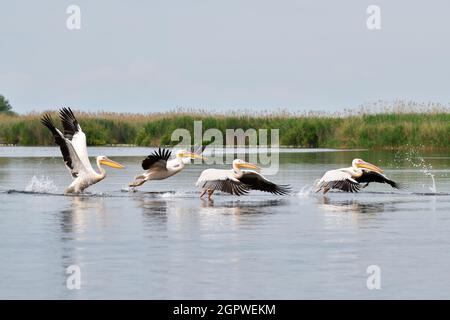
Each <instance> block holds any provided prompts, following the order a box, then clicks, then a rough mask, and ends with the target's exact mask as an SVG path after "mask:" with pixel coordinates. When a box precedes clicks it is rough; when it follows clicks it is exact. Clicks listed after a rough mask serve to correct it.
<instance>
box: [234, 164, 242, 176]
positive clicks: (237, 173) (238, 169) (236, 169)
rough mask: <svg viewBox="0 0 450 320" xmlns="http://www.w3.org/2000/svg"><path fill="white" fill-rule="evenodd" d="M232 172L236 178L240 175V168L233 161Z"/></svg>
mask: <svg viewBox="0 0 450 320" xmlns="http://www.w3.org/2000/svg"><path fill="white" fill-rule="evenodd" d="M233 172H234V175H235V176H236V177H237V178H240V177H242V170H241V169H240V168H239V166H238V165H236V164H234V163H233Z"/></svg>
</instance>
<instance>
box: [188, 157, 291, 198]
mask: <svg viewBox="0 0 450 320" xmlns="http://www.w3.org/2000/svg"><path fill="white" fill-rule="evenodd" d="M242 168H247V169H251V170H255V171H250V170H245V171H243V170H241V169H242ZM259 170H260V168H259V167H258V166H256V165H254V164H251V163H248V162H245V161H243V160H241V159H236V160H234V161H233V169H231V170H223V169H206V170H204V171H203V172H202V173H201V175H200V177H199V178H198V180H197V184H196V186H197V187H200V188H202V193H201V195H200V197H203V195H204V194H205V193H206V192H208V199H209V200H211V196H212V195H213V193H214V191H216V190H219V191H222V192H227V193H230V194H232V195H236V196H241V195H243V194H246V193H248V192H249V191H250V190H260V191H264V192H270V193H273V194H277V195H285V194H288V193H289V192H290V186H288V185H277V184H275V183H273V182H271V181H269V180H267V179H266V178H264V177H263V176H262V175H261V174H260V173H259V172H257V171H259Z"/></svg>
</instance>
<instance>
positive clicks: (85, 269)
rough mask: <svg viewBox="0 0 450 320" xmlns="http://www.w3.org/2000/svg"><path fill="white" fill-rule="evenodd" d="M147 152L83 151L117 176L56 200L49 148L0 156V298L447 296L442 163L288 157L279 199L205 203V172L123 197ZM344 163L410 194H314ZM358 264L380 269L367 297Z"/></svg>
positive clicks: (440, 159)
mask: <svg viewBox="0 0 450 320" xmlns="http://www.w3.org/2000/svg"><path fill="white" fill-rule="evenodd" d="M150 151H151V149H149V148H91V149H90V153H91V155H98V154H105V155H108V156H111V157H112V158H114V159H115V160H117V161H119V162H121V163H123V164H125V165H126V170H114V169H108V177H107V179H106V180H104V181H102V182H101V183H99V184H97V185H95V186H93V187H91V188H90V189H89V194H86V195H82V196H64V195H63V190H64V188H65V187H66V186H67V185H68V184H69V183H70V180H71V178H70V175H69V174H68V171H67V169H66V168H65V167H64V165H63V163H62V160H61V158H60V156H59V151H58V149H57V148H15V147H2V148H0V203H1V204H0V256H1V257H2V262H1V264H0V298H7V299H9V298H44V299H47V298H50V299H82V298H87V299H100V298H125V299H129V298H138V299H239V298H242V299H300V298H307V299H308V298H309V299H313V298H341V299H346V298H373V299H379V298H394V299H395V298H447V299H448V298H450V289H449V288H450V275H449V273H448V270H449V268H450V215H449V213H450V155H448V154H446V153H428V154H418V153H407V154H403V153H397V152H382V153H380V152H369V151H364V150H358V151H348V150H347V151H333V150H298V149H296V150H286V151H282V153H281V155H280V162H281V164H280V170H279V172H278V174H277V175H276V176H271V177H270V179H272V180H273V181H275V182H279V183H283V184H285V183H289V184H291V185H292V186H293V190H294V193H293V194H292V195H291V196H287V197H279V196H271V195H267V194H263V193H257V192H252V193H250V194H249V195H247V196H243V197H234V196H229V195H223V194H217V195H215V199H214V201H213V202H208V201H202V200H200V199H199V198H198V190H197V189H196V188H195V186H194V184H195V181H196V179H197V177H198V176H199V174H200V172H201V170H203V169H205V168H207V166H206V165H191V166H189V167H187V168H186V169H185V170H184V171H183V172H181V173H180V174H178V175H176V176H174V177H172V178H170V179H168V180H165V181H159V182H149V183H147V184H145V185H144V186H143V187H142V188H140V189H139V190H138V191H137V192H134V193H133V192H129V191H127V188H126V185H127V183H128V182H130V181H131V180H132V178H133V176H134V175H136V174H138V173H140V171H141V169H140V162H141V161H142V159H143V157H144V156H145V155H147V154H148V153H149V152H150ZM355 157H359V158H363V159H365V160H367V161H370V162H372V163H374V164H377V165H379V166H381V167H383V168H384V169H385V171H386V174H387V175H388V176H390V177H391V178H392V179H394V180H396V181H398V182H400V183H403V184H406V185H407V186H408V189H407V190H401V191H398V190H393V189H391V188H390V187H389V186H386V185H371V186H370V187H368V188H366V189H364V190H363V192H361V193H359V194H347V193H341V192H330V193H329V194H328V196H326V197H323V196H322V195H318V194H315V193H314V192H312V185H313V183H314V181H315V180H316V179H317V178H320V176H321V175H322V174H323V173H324V171H326V170H329V169H334V168H339V167H346V166H349V164H350V163H351V160H352V159H353V158H355ZM219 167H220V166H219ZM433 179H434V182H433ZM69 265H78V266H79V267H80V268H81V273H82V275H81V279H82V283H81V289H80V290H69V289H67V287H66V279H67V276H68V275H67V274H66V268H67V267H68V266H69ZM369 265H378V266H379V267H380V268H381V285H382V287H381V289H380V290H368V289H367V286H366V279H367V277H368V274H367V273H366V269H367V267H368V266H369Z"/></svg>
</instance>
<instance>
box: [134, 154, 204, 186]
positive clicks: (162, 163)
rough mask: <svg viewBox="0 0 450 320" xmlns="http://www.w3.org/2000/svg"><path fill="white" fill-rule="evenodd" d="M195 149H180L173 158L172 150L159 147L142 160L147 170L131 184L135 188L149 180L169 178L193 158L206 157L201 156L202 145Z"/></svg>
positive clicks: (143, 167) (143, 166)
mask: <svg viewBox="0 0 450 320" xmlns="http://www.w3.org/2000/svg"><path fill="white" fill-rule="evenodd" d="M193 149H195V150H193V151H192V152H188V151H186V150H180V151H178V152H176V153H175V157H173V158H171V155H172V151H170V150H168V149H161V148H159V150H157V151H154V152H153V153H152V154H150V155H149V156H148V157H147V158H145V159H144V161H142V169H144V170H146V172H144V173H143V174H141V175H138V176H137V177H135V178H134V181H133V182H132V183H130V184H129V186H130V187H132V188H135V187H138V186H140V185H143V184H144V183H145V182H146V181H149V180H163V179H167V178H169V177H171V176H173V175H174V174H177V173H178V172H180V171H181V170H183V168H184V166H185V165H186V164H188V163H190V162H191V159H205V158H204V157H203V156H201V153H202V151H203V148H202V147H201V146H200V147H197V148H193Z"/></svg>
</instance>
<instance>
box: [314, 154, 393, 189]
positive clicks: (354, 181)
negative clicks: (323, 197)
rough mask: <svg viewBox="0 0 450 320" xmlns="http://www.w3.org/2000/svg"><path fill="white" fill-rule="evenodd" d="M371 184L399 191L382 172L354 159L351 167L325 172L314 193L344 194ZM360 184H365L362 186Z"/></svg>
mask: <svg viewBox="0 0 450 320" xmlns="http://www.w3.org/2000/svg"><path fill="white" fill-rule="evenodd" d="M371 182H378V183H387V184H389V185H390V186H391V187H393V188H396V189H400V185H399V184H398V183H396V182H394V181H392V180H390V179H389V178H387V177H386V176H385V175H384V174H383V170H381V169H380V168H378V167H377V166H375V165H373V164H371V163H368V162H365V161H364V160H361V159H354V160H353V161H352V166H351V167H349V168H341V169H336V170H330V171H327V172H326V173H325V174H324V175H323V177H322V178H321V179H320V180H319V181H318V182H317V190H316V192H319V191H323V193H324V194H325V193H327V192H328V191H330V190H331V189H338V190H342V191H346V192H358V191H360V190H361V188H365V187H367V186H368V185H369V183H371ZM361 183H365V185H362V184H361Z"/></svg>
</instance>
